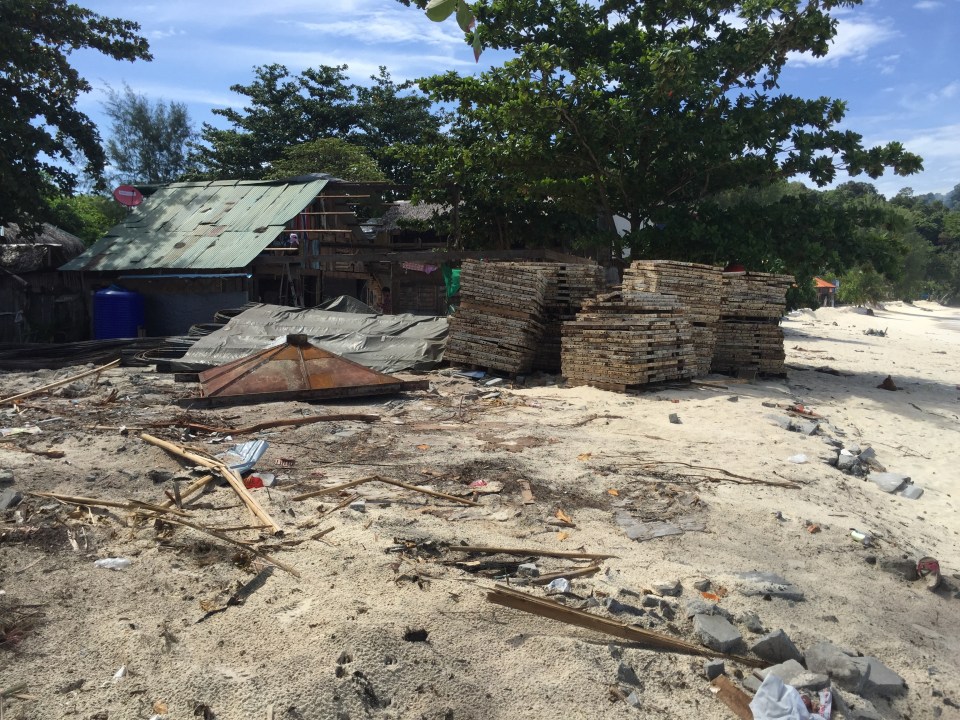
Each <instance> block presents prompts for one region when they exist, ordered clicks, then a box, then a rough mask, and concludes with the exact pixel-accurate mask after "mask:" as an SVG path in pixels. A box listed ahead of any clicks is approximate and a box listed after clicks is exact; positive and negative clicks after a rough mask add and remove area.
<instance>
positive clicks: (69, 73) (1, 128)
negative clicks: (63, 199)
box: [0, 0, 151, 225]
mask: <svg viewBox="0 0 960 720" xmlns="http://www.w3.org/2000/svg"><path fill="white" fill-rule="evenodd" d="M139 29H140V26H139V25H137V23H135V22H130V21H127V20H120V19H112V18H108V17H104V16H102V15H98V14H97V13H94V12H92V11H90V10H87V9H85V8H82V7H80V6H78V5H75V4H70V3H68V2H67V1H66V0H0V223H7V222H17V223H20V224H21V225H30V224H31V223H36V222H37V221H38V220H42V219H44V218H45V217H46V215H45V213H46V212H47V207H48V206H47V204H46V202H45V200H44V198H45V196H47V195H49V194H50V192H51V190H53V189H57V190H59V191H61V192H65V193H68V192H70V191H72V189H73V188H74V186H75V184H76V180H77V176H76V172H75V171H72V170H70V169H68V168H69V167H70V166H71V165H77V164H82V165H83V170H84V172H86V173H87V174H89V175H90V176H92V177H94V178H102V175H103V169H104V166H105V164H106V156H105V154H104V150H103V148H102V147H101V145H100V136H99V134H98V133H97V129H96V127H95V125H94V124H93V122H92V121H91V120H90V119H89V118H88V117H87V116H86V115H85V114H83V113H82V112H80V111H79V110H78V109H77V107H76V104H77V99H78V98H79V96H80V94H81V93H85V92H89V91H90V89H91V88H90V83H89V82H87V81H86V80H85V79H84V78H82V77H80V75H79V74H78V73H77V71H76V70H75V69H74V68H73V67H72V66H71V65H70V62H69V60H68V56H69V54H70V53H71V52H72V51H73V50H77V49H80V48H90V49H93V50H97V51H99V52H101V53H103V54H105V55H108V56H109V57H112V58H114V59H116V60H131V61H132V60H137V59H141V60H149V59H151V56H150V53H149V49H148V46H147V41H146V40H145V39H144V38H142V37H140V36H139V35H138V34H137V31H138V30H139Z"/></svg>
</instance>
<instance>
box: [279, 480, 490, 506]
mask: <svg viewBox="0 0 960 720" xmlns="http://www.w3.org/2000/svg"><path fill="white" fill-rule="evenodd" d="M370 482H382V483H386V484H387V485H394V486H396V487H401V488H404V489H405V490H412V491H414V492H418V493H423V494H424V495H430V496H431V497H436V498H441V499H443V500H449V501H451V502H455V503H460V504H461V505H473V506H474V507H479V506H480V503H477V502H473V500H467V499H465V498H459V497H456V496H454V495H447V494H446V493H442V492H437V491H436V490H428V489H427V488H423V487H420V486H419V485H410V484H409V483H405V482H400V481H399V480H392V479H390V478H385V477H383V476H381V475H371V476H370V477H366V478H361V479H360V480H351V481H350V482H345V483H341V484H339V485H332V486H330V487H328V488H321V489H320V490H311V491H310V492H305V493H303V494H302V495H297V496H295V497H294V498H293V500H308V499H310V498H314V497H319V496H320V495H328V494H330V493H335V492H339V491H340V490H347V489H348V488H352V487H356V486H357V485H364V484H366V483H370Z"/></svg>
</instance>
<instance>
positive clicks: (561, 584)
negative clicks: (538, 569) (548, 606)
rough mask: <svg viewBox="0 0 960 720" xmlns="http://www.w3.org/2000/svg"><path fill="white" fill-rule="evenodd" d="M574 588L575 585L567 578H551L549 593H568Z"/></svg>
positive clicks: (548, 587)
mask: <svg viewBox="0 0 960 720" xmlns="http://www.w3.org/2000/svg"><path fill="white" fill-rule="evenodd" d="M572 590H573V586H572V585H571V584H570V581H569V580H567V579H566V578H557V579H556V580H551V581H550V584H549V585H547V592H548V593H568V592H571V591H572Z"/></svg>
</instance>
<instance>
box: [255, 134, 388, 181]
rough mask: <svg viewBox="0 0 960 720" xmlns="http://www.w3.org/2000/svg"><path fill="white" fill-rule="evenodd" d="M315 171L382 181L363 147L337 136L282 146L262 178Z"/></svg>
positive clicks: (279, 177)
mask: <svg viewBox="0 0 960 720" xmlns="http://www.w3.org/2000/svg"><path fill="white" fill-rule="evenodd" d="M315 172H325V173H327V174H329V175H333V176H335V177H338V178H340V179H341V180H348V181H353V182H370V181H379V180H386V176H384V174H383V172H381V170H380V168H379V167H377V163H376V162H375V161H374V160H373V158H371V157H370V156H369V155H367V153H366V152H364V150H363V148H361V147H358V146H357V145H352V144H350V143H348V142H347V141H346V140H341V139H340V138H322V139H320V140H311V141H310V142H305V143H301V144H300V145H294V146H293V147H289V148H286V149H285V150H284V151H283V157H281V158H280V159H279V160H276V161H274V162H273V163H272V164H271V166H270V170H269V171H268V172H267V174H266V176H265V177H267V178H268V179H282V178H287V177H296V176H297V175H309V174H310V173H315Z"/></svg>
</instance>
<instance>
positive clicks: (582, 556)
mask: <svg viewBox="0 0 960 720" xmlns="http://www.w3.org/2000/svg"><path fill="white" fill-rule="evenodd" d="M447 549H448V550H454V551H456V552H465V553H483V554H485V555H519V556H521V557H526V556H527V555H536V556H538V557H552V558H567V559H570V560H608V559H610V558H615V557H617V556H616V555H595V554H592V553H578V552H565V551H560V550H540V549H538V548H503V547H481V546H479V545H450V546H449V547H448V548H447Z"/></svg>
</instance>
